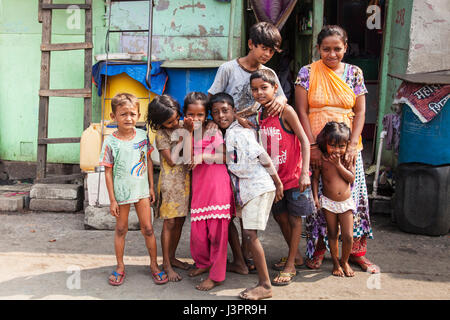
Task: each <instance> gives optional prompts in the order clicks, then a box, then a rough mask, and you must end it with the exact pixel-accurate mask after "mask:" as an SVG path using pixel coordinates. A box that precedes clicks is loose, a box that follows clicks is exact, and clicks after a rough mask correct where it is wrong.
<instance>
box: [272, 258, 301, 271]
mask: <svg viewBox="0 0 450 320" xmlns="http://www.w3.org/2000/svg"><path fill="white" fill-rule="evenodd" d="M287 259H288V258H287V257H283V258H281V259H280V260H279V261H278V262H277V263H274V264H273V265H272V269H273V270H276V271H283V270H284V266H285V265H286V262H287ZM304 265H305V264H304V263H303V264H297V263H295V261H294V267H295V269H297V270H298V269H301V267H303V266H304Z"/></svg>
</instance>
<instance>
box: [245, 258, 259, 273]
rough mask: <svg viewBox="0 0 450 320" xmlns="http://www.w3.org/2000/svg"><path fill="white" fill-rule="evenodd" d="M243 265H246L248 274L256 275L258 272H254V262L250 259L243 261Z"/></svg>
mask: <svg viewBox="0 0 450 320" xmlns="http://www.w3.org/2000/svg"><path fill="white" fill-rule="evenodd" d="M245 264H246V265H247V268H248V273H250V274H255V273H258V271H257V270H256V266H255V262H254V261H253V259H252V258H247V259H245Z"/></svg>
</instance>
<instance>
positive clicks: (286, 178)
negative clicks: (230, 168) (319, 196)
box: [250, 70, 315, 286]
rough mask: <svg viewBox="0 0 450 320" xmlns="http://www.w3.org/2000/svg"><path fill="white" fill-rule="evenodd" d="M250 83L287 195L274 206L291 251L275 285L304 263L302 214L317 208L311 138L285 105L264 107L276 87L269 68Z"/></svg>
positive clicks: (288, 279) (265, 143)
mask: <svg viewBox="0 0 450 320" xmlns="http://www.w3.org/2000/svg"><path fill="white" fill-rule="evenodd" d="M250 87H251V91H252V95H253V97H254V98H255V100H256V101H257V102H258V103H260V104H261V107H262V108H261V109H260V111H259V113H258V127H259V128H258V129H259V134H260V139H261V142H262V144H263V146H264V148H265V149H266V150H267V153H268V154H269V155H270V157H271V158H272V161H273V163H274V165H275V168H276V169H277V172H278V175H279V176H280V179H281V182H282V183H283V190H285V191H284V197H283V199H282V200H281V201H279V202H277V203H276V204H274V205H273V206H272V214H273V215H274V218H275V220H276V221H277V223H278V225H279V226H280V229H281V231H282V233H283V236H284V238H285V240H286V242H287V244H288V246H289V255H288V257H287V258H282V259H281V260H280V262H279V263H277V264H275V265H274V269H276V270H278V271H279V272H278V274H277V275H276V276H275V278H274V279H273V280H272V284H273V285H275V286H285V285H288V284H290V283H291V282H292V279H293V278H294V277H295V276H296V274H297V272H296V267H298V266H300V265H302V264H303V258H302V255H301V253H300V251H299V250H298V245H299V242H300V236H301V232H302V219H301V217H302V216H306V215H309V214H311V213H312V212H313V210H315V206H314V200H313V197H312V193H311V188H310V184H311V181H310V177H309V157H310V148H309V140H308V137H307V136H306V133H305V131H304V130H303V128H302V126H301V124H300V120H299V119H298V116H297V114H296V113H295V111H294V109H293V108H292V107H291V106H290V105H285V107H284V109H283V110H282V111H281V113H280V114H279V115H278V116H269V115H268V112H267V109H266V108H265V107H264V106H265V104H266V103H267V102H270V101H271V100H272V99H273V97H274V95H275V93H276V91H277V89H278V85H277V83H276V76H275V74H274V73H273V72H272V71H270V70H258V71H256V72H255V73H253V74H252V75H251V77H250Z"/></svg>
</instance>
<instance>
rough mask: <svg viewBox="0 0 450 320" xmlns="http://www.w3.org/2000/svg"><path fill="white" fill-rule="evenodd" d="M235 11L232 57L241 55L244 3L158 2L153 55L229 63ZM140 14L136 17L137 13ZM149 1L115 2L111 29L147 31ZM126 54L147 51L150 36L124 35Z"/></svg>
mask: <svg viewBox="0 0 450 320" xmlns="http://www.w3.org/2000/svg"><path fill="white" fill-rule="evenodd" d="M232 10H233V12H234V14H233V20H234V23H233V28H232V30H231V32H232V35H233V38H232V39H233V42H232V55H233V56H237V55H239V53H240V37H241V19H242V0H233V8H232V6H231V5H230V3H226V2H219V1H216V0H170V1H169V0H159V1H155V7H154V13H153V41H152V46H153V48H152V52H153V53H152V55H153V56H154V57H155V58H156V59H158V60H186V59H188V60H227V51H228V36H229V34H230V13H231V11H232ZM137 12H138V13H140V14H138V15H136V13H137ZM147 26H148V2H146V1H143V2H135V3H127V2H121V3H113V5H112V10H111V27H112V28H116V29H146V28H147ZM120 50H121V51H123V52H127V51H130V52H138V51H144V52H146V51H147V35H146V34H145V33H140V34H132V35H130V34H124V35H123V36H122V37H121V40H120Z"/></svg>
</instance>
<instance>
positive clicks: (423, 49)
mask: <svg viewBox="0 0 450 320" xmlns="http://www.w3.org/2000/svg"><path fill="white" fill-rule="evenodd" d="M449 37H450V1H448V0H426V1H425V0H415V1H414V5H413V10H412V17H411V34H410V38H411V42H410V47H409V57H408V68H407V73H418V72H431V71H437V70H445V69H450V41H449Z"/></svg>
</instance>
